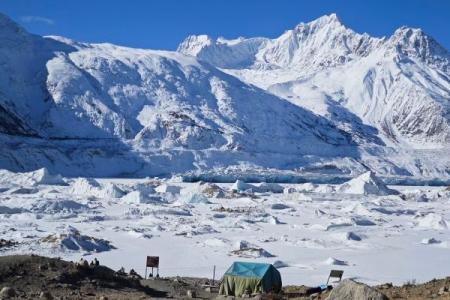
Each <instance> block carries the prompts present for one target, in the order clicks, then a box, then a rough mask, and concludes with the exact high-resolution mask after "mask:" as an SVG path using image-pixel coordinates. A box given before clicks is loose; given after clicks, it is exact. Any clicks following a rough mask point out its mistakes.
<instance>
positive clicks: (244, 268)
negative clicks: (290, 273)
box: [219, 262, 282, 297]
mask: <svg viewBox="0 0 450 300" xmlns="http://www.w3.org/2000/svg"><path fill="white" fill-rule="evenodd" d="M281 285H282V284H281V275H280V272H278V270H277V269H276V268H275V267H274V266H272V265H271V264H261V263H250V262H234V263H233V264H232V265H231V267H230V268H229V269H228V270H227V271H226V272H225V274H224V276H223V280H222V283H221V285H220V289H219V294H221V295H232V296H238V297H239V296H242V295H243V294H245V293H250V294H256V293H262V292H279V291H280V290H281Z"/></svg>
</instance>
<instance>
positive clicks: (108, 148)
mask: <svg viewBox="0 0 450 300" xmlns="http://www.w3.org/2000/svg"><path fill="white" fill-rule="evenodd" d="M449 91H450V56H449V54H448V52H447V50H446V49H444V48H443V47H441V46H440V45H439V44H438V43H437V42H436V41H435V40H433V39H432V38H431V37H429V36H427V35H426V34H425V33H423V32H422V31H421V30H419V29H410V28H400V29H399V30H397V31H396V32H395V33H394V35H393V36H392V37H390V38H384V39H378V38H373V37H370V36H368V35H367V34H362V35H361V34H358V33H355V32H353V31H352V30H350V29H347V28H346V27H345V26H344V25H342V24H341V23H340V21H339V20H338V18H337V17H336V16H335V15H330V16H324V17H321V18H319V19H317V20H315V21H312V22H310V23H307V24H303V23H302V24H299V25H298V26H297V27H296V28H294V29H293V30H289V31H287V32H285V33H284V34H283V35H281V36H280V37H279V38H276V39H266V38H250V39H244V38H239V39H236V40H225V39H223V38H219V39H213V38H210V37H208V36H191V37H188V38H187V39H186V40H185V41H184V42H182V43H181V44H180V46H179V49H178V51H176V52H170V51H155V50H144V49H132V48H126V47H120V46H116V45H112V44H88V43H81V42H75V41H72V40H69V39H66V38H62V37H54V36H49V37H41V36H36V35H32V34H30V33H28V32H26V31H25V30H24V29H23V28H21V27H20V26H19V25H17V24H16V23H14V22H13V21H12V20H11V19H9V18H8V17H6V16H4V15H0V132H1V133H2V134H1V135H0V139H1V143H2V151H1V153H0V167H2V168H8V169H11V170H29V169H37V168H39V167H43V166H45V167H47V168H49V169H50V170H52V171H55V172H59V173H63V174H64V175H85V176H146V175H153V176H154V175H170V174H174V173H185V172H189V171H191V172H192V171H194V172H197V173H199V174H201V173H210V174H212V173H220V174H230V176H236V175H241V176H243V175H245V174H256V173H260V172H265V173H267V172H268V173H270V172H272V173H273V172H276V173H277V172H281V173H283V172H285V173H289V174H310V173H319V174H328V175H330V174H331V175H333V176H335V175H336V176H340V175H354V174H355V173H362V172H364V171H366V170H367V169H371V170H373V171H375V172H376V173H378V174H379V175H385V176H391V175H395V176H399V175H401V176H412V177H415V178H416V177H417V178H418V177H427V178H431V177H440V178H444V177H445V178H449V177H450V155H449V153H450V94H449Z"/></svg>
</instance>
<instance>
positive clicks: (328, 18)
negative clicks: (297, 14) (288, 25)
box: [295, 13, 344, 29]
mask: <svg viewBox="0 0 450 300" xmlns="http://www.w3.org/2000/svg"><path fill="white" fill-rule="evenodd" d="M304 26H309V27H325V26H329V27H335V28H336V27H340V26H344V25H343V24H342V22H341V20H340V19H339V18H338V16H337V15H336V14H335V13H332V14H329V15H324V16H321V17H319V18H317V19H315V20H313V21H311V22H308V23H304V22H301V23H300V24H298V25H297V26H296V27H295V28H296V29H297V28H301V27H304Z"/></svg>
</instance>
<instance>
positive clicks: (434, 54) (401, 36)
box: [389, 26, 450, 71]
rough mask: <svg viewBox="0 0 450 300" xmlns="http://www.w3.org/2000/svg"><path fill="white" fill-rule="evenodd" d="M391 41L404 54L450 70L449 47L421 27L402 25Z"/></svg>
mask: <svg viewBox="0 0 450 300" xmlns="http://www.w3.org/2000/svg"><path fill="white" fill-rule="evenodd" d="M389 42H390V43H391V45H393V46H394V47H395V48H396V49H397V51H398V52H399V53H401V54H403V55H406V56H408V57H411V58H418V59H420V60H422V61H423V62H426V63H428V64H431V65H434V66H436V67H438V68H440V69H443V70H444V71H448V70H450V55H449V53H448V51H447V49H445V48H444V47H442V46H441V45H440V44H439V43H438V42H437V41H436V40H435V39H434V38H432V37H431V36H429V35H428V34H426V33H425V32H424V31H423V30H422V29H420V28H410V27H406V26H403V27H400V28H399V29H397V30H396V31H395V32H394V34H393V35H392V37H391V38H390V40H389Z"/></svg>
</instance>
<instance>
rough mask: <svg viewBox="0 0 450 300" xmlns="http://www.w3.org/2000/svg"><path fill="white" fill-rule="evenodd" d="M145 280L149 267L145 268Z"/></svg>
mask: <svg viewBox="0 0 450 300" xmlns="http://www.w3.org/2000/svg"><path fill="white" fill-rule="evenodd" d="M145 279H147V267H145Z"/></svg>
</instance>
